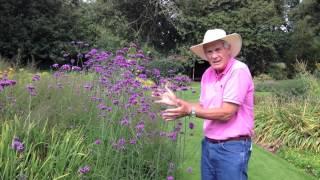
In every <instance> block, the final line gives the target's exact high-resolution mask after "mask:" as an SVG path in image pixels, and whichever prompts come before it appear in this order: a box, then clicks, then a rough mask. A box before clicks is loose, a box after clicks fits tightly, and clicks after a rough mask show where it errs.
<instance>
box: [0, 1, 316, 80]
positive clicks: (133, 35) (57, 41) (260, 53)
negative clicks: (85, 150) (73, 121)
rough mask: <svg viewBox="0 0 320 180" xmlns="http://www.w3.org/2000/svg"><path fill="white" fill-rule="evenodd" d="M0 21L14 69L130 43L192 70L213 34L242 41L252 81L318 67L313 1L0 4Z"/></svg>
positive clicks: (0, 40)
mask: <svg viewBox="0 0 320 180" xmlns="http://www.w3.org/2000/svg"><path fill="white" fill-rule="evenodd" d="M0 17H1V18H0V27H1V28H0V47H1V49H0V55H1V56H2V57H5V58H6V59H8V61H9V62H10V63H11V64H16V65H19V64H21V65H26V64H33V65H34V66H37V67H41V68H48V66H49V65H50V64H52V63H56V62H61V63H62V62H63V61H67V60H66V59H65V58H64V56H63V54H64V52H65V51H67V50H68V49H70V46H71V47H72V46H73V44H71V43H70V42H72V41H75V42H78V41H81V42H84V43H86V44H87V46H90V47H99V48H103V49H106V50H115V49H118V48H120V47H123V46H125V45H128V44H129V43H130V42H134V43H137V44H139V45H140V46H141V47H143V49H144V50H145V51H147V52H148V54H149V55H150V56H151V57H157V58H158V59H167V60H168V61H172V59H169V58H167V57H168V56H171V55H176V54H179V55H180V56H181V57H183V58H182V59H187V61H179V60H178V63H181V64H182V65H183V66H185V67H187V68H192V67H194V66H195V63H196V62H197V61H200V59H198V58H197V57H195V56H193V55H192V54H190V52H189V50H188V49H189V47H190V46H191V45H194V44H196V43H199V42H201V41H202V38H203V34H204V33H205V31H206V30H207V29H212V28H222V29H225V30H226V31H227V33H233V32H237V33H239V34H241V36H242V37H243V49H242V51H241V54H240V55H239V57H238V58H239V59H240V60H243V61H244V62H246V63H247V64H248V65H249V67H250V69H251V71H252V73H253V74H254V75H255V76H257V75H259V74H262V73H265V74H269V75H270V74H271V75H272V74H276V76H277V77H275V79H286V78H292V77H294V70H293V69H294V68H293V64H294V63H295V61H296V59H299V60H301V59H303V60H305V61H306V62H307V68H308V69H309V70H311V71H314V70H315V69H316V63H317V62H318V61H319V59H320V34H319V33H320V24H319V19H320V3H319V1H318V0H303V1H299V0H219V1H218V0H200V1H199V0H188V1H183V0H139V1H138V0H130V1H129V0H123V1H118V0H89V1H88V0H86V1H83V0H55V1H52V0H43V1H40V0H35V1H30V0H17V1H10V0H0ZM82 53H84V52H82ZM154 59H155V58H154ZM173 61H174V59H173ZM186 62H187V63H186ZM64 63H65V62H64ZM274 63H284V64H285V65H286V67H287V68H285V69H279V68H277V67H275V66H273V64H274ZM186 72H187V73H189V75H190V72H191V71H186ZM279 73H280V74H279Z"/></svg>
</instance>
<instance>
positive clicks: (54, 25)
mask: <svg viewBox="0 0 320 180" xmlns="http://www.w3.org/2000/svg"><path fill="white" fill-rule="evenodd" d="M75 2H77V1H73V2H69V1H62V0H57V1H50V0H45V1H9V0H2V1H1V3H0V16H1V18H0V26H1V27H3V28H1V29H0V46H1V47H2V48H1V50H0V54H1V55H3V56H5V57H8V58H10V59H12V61H20V60H21V62H19V63H21V64H23V65H25V64H28V63H30V62H31V61H34V62H35V63H36V64H38V63H40V62H41V63H44V64H51V63H52V60H55V61H58V59H59V57H61V50H62V47H61V45H62V43H64V42H70V41H71V40H79V39H81V40H85V39H86V40H91V39H90V36H89V35H91V36H93V35H94V33H93V31H86V30H87V29H86V28H87V23H88V22H85V21H79V17H80V16H81V15H82V13H78V9H79V5H78V3H75ZM40 60H41V61H40ZM39 61H40V62H39Z"/></svg>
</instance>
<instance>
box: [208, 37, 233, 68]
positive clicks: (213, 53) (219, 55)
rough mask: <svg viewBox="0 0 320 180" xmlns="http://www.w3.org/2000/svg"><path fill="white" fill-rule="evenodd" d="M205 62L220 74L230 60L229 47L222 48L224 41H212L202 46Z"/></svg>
mask: <svg viewBox="0 0 320 180" xmlns="http://www.w3.org/2000/svg"><path fill="white" fill-rule="evenodd" d="M203 50H204V53H205V55H206V57H207V61H208V62H209V64H210V65H211V67H212V68H213V69H214V70H216V71H217V72H219V73H220V72H222V71H223V70H224V69H225V68H226V67H227V65H228V62H229V59H230V58H231V51H230V46H228V47H224V41H222V40H220V41H214V42H212V43H209V44H205V45H204V46H203Z"/></svg>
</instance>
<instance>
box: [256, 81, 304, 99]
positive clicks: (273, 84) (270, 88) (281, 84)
mask: <svg viewBox="0 0 320 180" xmlns="http://www.w3.org/2000/svg"><path fill="white" fill-rule="evenodd" d="M255 85H256V86H255V90H256V91H258V92H272V94H274V95H276V96H278V97H282V98H290V97H292V96H296V97H299V96H300V97H301V96H305V95H306V94H307V92H308V88H309V87H308V83H306V82H305V81H304V80H302V79H289V80H281V81H274V80H270V81H263V82H259V81H258V82H256V84H255Z"/></svg>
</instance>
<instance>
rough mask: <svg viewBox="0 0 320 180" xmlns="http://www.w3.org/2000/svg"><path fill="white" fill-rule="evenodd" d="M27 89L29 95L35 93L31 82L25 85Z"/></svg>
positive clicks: (34, 94)
mask: <svg viewBox="0 0 320 180" xmlns="http://www.w3.org/2000/svg"><path fill="white" fill-rule="evenodd" d="M27 90H28V92H29V94H30V95H31V96H36V95H37V92H36V89H35V87H34V86H33V85H32V84H29V85H27Z"/></svg>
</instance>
